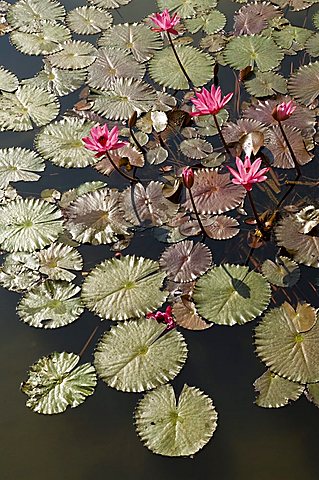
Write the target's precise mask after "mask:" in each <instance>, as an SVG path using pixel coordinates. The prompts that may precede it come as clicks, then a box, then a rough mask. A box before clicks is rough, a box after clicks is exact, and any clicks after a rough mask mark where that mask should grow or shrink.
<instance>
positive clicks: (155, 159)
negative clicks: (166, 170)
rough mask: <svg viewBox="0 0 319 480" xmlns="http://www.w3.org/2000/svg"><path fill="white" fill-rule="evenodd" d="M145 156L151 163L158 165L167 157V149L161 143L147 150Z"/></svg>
mask: <svg viewBox="0 0 319 480" xmlns="http://www.w3.org/2000/svg"><path fill="white" fill-rule="evenodd" d="M146 158H147V161H148V163H150V164H151V165H160V164H161V163H163V162H165V160H166V159H167V158H168V151H167V150H166V149H165V148H163V147H162V146H161V145H158V146H157V147H155V148H151V149H150V150H148V152H147V154H146Z"/></svg>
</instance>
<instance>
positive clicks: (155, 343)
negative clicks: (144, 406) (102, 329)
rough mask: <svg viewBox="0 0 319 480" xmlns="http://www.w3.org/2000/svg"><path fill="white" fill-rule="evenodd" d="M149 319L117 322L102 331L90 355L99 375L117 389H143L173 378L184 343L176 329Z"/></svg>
mask: <svg viewBox="0 0 319 480" xmlns="http://www.w3.org/2000/svg"><path fill="white" fill-rule="evenodd" d="M165 330H166V325H163V324H161V323H158V322H156V320H153V319H151V318H141V319H138V320H130V321H127V322H123V323H119V324H117V325H115V326H113V327H112V328H111V330H110V331H109V332H106V333H105V334H104V335H103V337H102V338H101V340H100V342H99V343H98V345H97V347H96V350H95V354H94V365H95V368H96V371H97V373H98V375H99V377H100V378H101V379H102V380H104V382H105V383H106V384H107V385H108V386H110V387H113V388H116V389H117V390H122V391H124V392H143V391H145V390H150V389H151V388H154V387H158V386H159V385H162V384H163V383H166V382H168V381H169V380H173V378H175V377H176V375H177V374H178V373H179V372H180V370H181V369H182V367H183V365H184V363H185V361H186V357H187V346H186V343H185V341H184V338H183V336H182V334H181V333H179V332H177V330H175V329H174V330H171V331H170V332H167V333H165V335H163V333H164V332H165Z"/></svg>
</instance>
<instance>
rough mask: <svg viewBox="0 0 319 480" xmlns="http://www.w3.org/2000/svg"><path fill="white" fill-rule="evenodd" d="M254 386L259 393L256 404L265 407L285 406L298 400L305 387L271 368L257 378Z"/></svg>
mask: <svg viewBox="0 0 319 480" xmlns="http://www.w3.org/2000/svg"><path fill="white" fill-rule="evenodd" d="M254 387H255V390H256V392H257V393H258V397H257V399H256V404H257V405H258V407H264V408H278V407H283V406H285V405H287V404H288V403H289V401H290V400H292V401H294V400H297V399H298V398H299V397H300V395H301V394H302V393H303V391H304V389H305V387H304V385H300V384H299V383H296V382H291V381H290V380H287V379H286V378H282V377H279V375H276V374H275V373H272V372H271V371H270V370H267V371H266V372H265V373H264V374H263V375H262V376H261V377H259V378H257V380H256V381H255V383H254Z"/></svg>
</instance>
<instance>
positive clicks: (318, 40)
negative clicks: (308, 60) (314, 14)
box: [305, 33, 319, 57]
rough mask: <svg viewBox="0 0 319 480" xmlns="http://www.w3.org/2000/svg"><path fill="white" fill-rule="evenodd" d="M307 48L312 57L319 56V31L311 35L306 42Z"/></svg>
mask: <svg viewBox="0 0 319 480" xmlns="http://www.w3.org/2000/svg"><path fill="white" fill-rule="evenodd" d="M305 49H306V51H307V52H308V53H309V55H310V56H311V57H319V33H314V34H313V35H311V37H310V38H309V39H308V40H307V42H306V45H305Z"/></svg>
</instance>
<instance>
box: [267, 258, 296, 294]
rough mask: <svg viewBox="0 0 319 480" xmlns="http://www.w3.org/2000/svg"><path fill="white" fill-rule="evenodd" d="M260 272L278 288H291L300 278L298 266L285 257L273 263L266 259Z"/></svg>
mask: <svg viewBox="0 0 319 480" xmlns="http://www.w3.org/2000/svg"><path fill="white" fill-rule="evenodd" d="M261 270H262V273H263V275H264V276H265V277H266V278H267V280H268V281H269V282H270V283H272V284H273V285H277V286H278V287H292V286H293V285H295V283H297V282H298V280H299V278H300V269H299V267H298V264H297V263H296V262H294V261H293V260H290V259H289V258H287V257H278V258H277V259H276V261H275V262H273V261H272V260H269V259H267V260H265V261H264V263H263V264H262V266H261Z"/></svg>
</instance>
